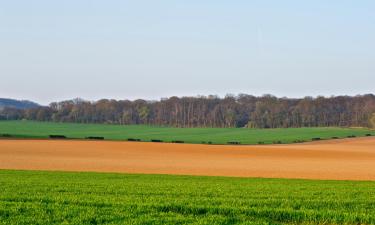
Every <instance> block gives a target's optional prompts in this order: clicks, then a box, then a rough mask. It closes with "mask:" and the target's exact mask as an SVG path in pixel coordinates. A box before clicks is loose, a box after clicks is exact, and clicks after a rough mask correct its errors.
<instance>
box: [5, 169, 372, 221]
mask: <svg viewBox="0 0 375 225" xmlns="http://www.w3.org/2000/svg"><path fill="white" fill-rule="evenodd" d="M0 224H375V183H374V182H360V181H313V180H288V179H248V178H224V177H194V176H169V175H126V174H104V173H71V172H35V171H8V170H0Z"/></svg>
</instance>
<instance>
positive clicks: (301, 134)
mask: <svg viewBox="0 0 375 225" xmlns="http://www.w3.org/2000/svg"><path fill="white" fill-rule="evenodd" d="M1 134H11V135H14V136H15V137H23V138H47V137H48V135H50V134H60V135H66V136H67V137H68V138H85V137H87V136H102V137H104V138H105V139H109V140H126V139H128V138H137V139H141V140H142V141H150V140H152V139H159V140H163V141H165V142H171V141H173V140H174V141H176V140H179V141H184V142H186V143H202V142H206V143H207V142H212V143H213V144H226V143H227V142H230V141H237V142H241V144H258V143H259V142H264V143H265V144H271V143H273V142H277V141H281V142H282V143H292V142H294V141H296V140H303V141H311V139H312V138H316V137H320V138H322V139H331V138H332V137H339V138H345V137H347V136H350V135H355V136H357V137H359V136H365V135H366V134H372V135H374V136H375V131H374V130H368V129H365V128H355V129H350V128H288V129H246V128H171V127H153V126H141V125H139V126H137V125H134V126H121V125H102V124H73V123H48V122H33V121H0V136H1Z"/></svg>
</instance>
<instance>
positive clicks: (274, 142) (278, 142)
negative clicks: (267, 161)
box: [272, 141, 283, 145]
mask: <svg viewBox="0 0 375 225" xmlns="http://www.w3.org/2000/svg"><path fill="white" fill-rule="evenodd" d="M272 143H273V144H275V145H278V144H282V143H283V142H282V141H273V142H272Z"/></svg>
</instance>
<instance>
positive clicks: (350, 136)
mask: <svg viewBox="0 0 375 225" xmlns="http://www.w3.org/2000/svg"><path fill="white" fill-rule="evenodd" d="M355 137H356V136H355V135H349V136H348V138H355Z"/></svg>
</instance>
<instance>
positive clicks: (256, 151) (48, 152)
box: [0, 137, 375, 180]
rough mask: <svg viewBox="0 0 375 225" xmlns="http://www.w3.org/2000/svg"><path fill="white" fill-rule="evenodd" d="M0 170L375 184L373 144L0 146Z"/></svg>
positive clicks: (373, 141)
mask: <svg viewBox="0 0 375 225" xmlns="http://www.w3.org/2000/svg"><path fill="white" fill-rule="evenodd" d="M0 169H19V170H56V171H57V170H58V171H96V172H120V173H146V174H184V175H204V176H233V177H267V178H305V179H329V180H375V138H373V137H369V138H355V139H345V140H335V141H319V142H312V143H305V144H292V145H268V146H228V145H198V144H167V143H142V142H120V141H85V140H82V141H80V140H0Z"/></svg>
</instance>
